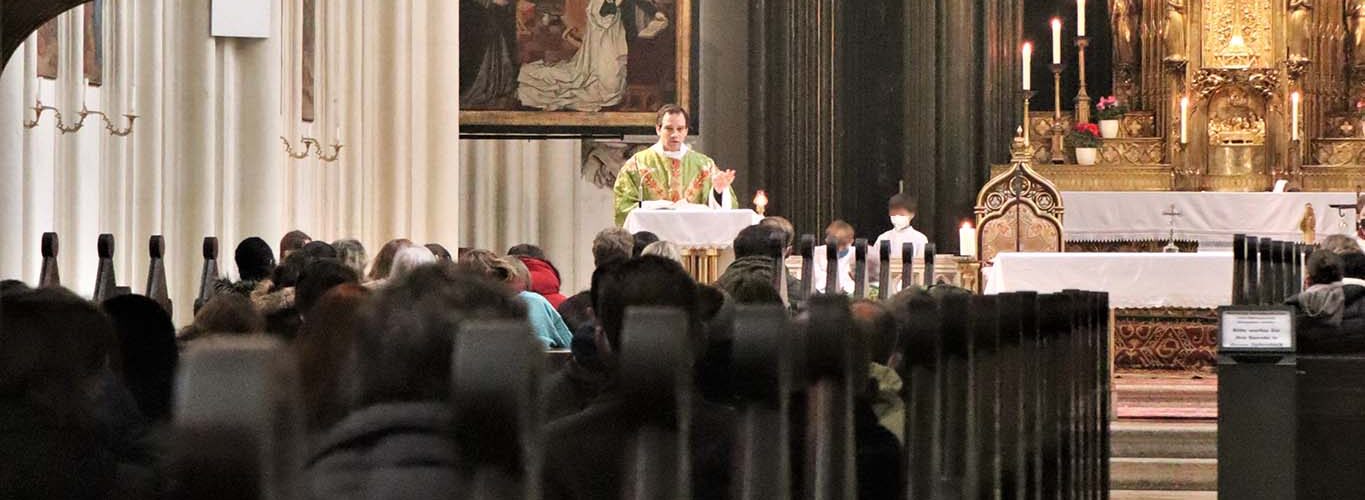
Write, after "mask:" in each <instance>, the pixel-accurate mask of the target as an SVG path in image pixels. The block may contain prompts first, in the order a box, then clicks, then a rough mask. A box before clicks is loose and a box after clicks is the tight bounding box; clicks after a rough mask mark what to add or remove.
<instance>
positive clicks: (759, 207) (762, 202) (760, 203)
mask: <svg viewBox="0 0 1365 500" xmlns="http://www.w3.org/2000/svg"><path fill="white" fill-rule="evenodd" d="M767 209H768V193H767V192H765V191H763V190H762V189H760V190H758V192H757V193H754V211H755V212H758V214H759V215H763V214H764V213H765V212H767Z"/></svg>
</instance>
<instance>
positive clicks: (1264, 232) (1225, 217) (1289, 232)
mask: <svg viewBox="0 0 1365 500" xmlns="http://www.w3.org/2000/svg"><path fill="white" fill-rule="evenodd" d="M1355 199H1356V195H1355V193H1214V192H1086V191H1065V192H1063V193H1062V202H1063V204H1065V206H1066V219H1065V220H1064V221H1063V228H1064V230H1065V234H1066V239H1067V241H1069V242H1070V241H1086V242H1113V241H1144V240H1155V241H1162V242H1164V241H1166V240H1167V239H1168V238H1169V237H1170V235H1171V231H1172V229H1173V230H1174V234H1175V239H1176V240H1186V241H1196V242H1198V244H1199V249H1201V250H1211V249H1224V250H1225V249H1228V248H1231V247H1232V236H1233V235H1234V234H1245V235H1248V236H1256V237H1261V238H1273V239H1276V240H1280V241H1300V242H1301V241H1303V237H1304V233H1303V231H1302V230H1301V229H1300V223H1301V222H1302V221H1303V219H1304V217H1305V215H1308V214H1309V212H1310V211H1311V214H1312V219H1313V220H1314V224H1313V228H1314V231H1313V232H1314V235H1315V236H1316V240H1318V241H1321V239H1322V238H1323V237H1325V236H1327V235H1329V234H1355V218H1356V213H1355V210H1354V209H1351V210H1338V209H1334V208H1331V205H1341V204H1345V205H1354V204H1355ZM1171 208H1174V209H1175V211H1176V213H1179V214H1180V215H1179V216H1176V217H1171V216H1169V215H1166V214H1167V213H1168V211H1169V210H1170V209H1171ZM1172 219H1174V221H1172Z"/></svg>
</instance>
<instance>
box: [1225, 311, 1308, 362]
mask: <svg viewBox="0 0 1365 500" xmlns="http://www.w3.org/2000/svg"><path fill="white" fill-rule="evenodd" d="M1218 344H1219V346H1220V347H1221V349H1222V350H1225V351H1291V352H1292V351H1293V350H1294V312H1293V311H1292V310H1290V309H1288V308H1279V307H1266V308H1226V309H1222V310H1220V311H1219V321H1218Z"/></svg>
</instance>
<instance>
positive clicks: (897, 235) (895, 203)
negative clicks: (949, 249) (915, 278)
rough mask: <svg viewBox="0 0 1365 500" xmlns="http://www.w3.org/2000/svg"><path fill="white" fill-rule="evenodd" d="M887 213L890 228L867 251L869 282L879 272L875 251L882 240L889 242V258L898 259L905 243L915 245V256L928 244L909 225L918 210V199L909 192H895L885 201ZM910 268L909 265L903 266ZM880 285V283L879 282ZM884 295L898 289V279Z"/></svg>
mask: <svg viewBox="0 0 1365 500" xmlns="http://www.w3.org/2000/svg"><path fill="white" fill-rule="evenodd" d="M886 211H887V215H888V216H889V217H890V218H891V230H890V231H887V232H885V233H882V235H881V236H878V237H877V242H876V243H873V244H872V247H871V248H870V249H868V253H867V276H868V280H869V282H875V281H876V280H877V279H878V277H879V276H881V274H879V273H880V272H881V256H880V254H878V253H877V252H879V250H877V249H880V248H881V245H882V242H883V241H890V242H891V258H892V259H893V260H898V259H900V258H901V246H902V245H904V244H906V243H913V244H914V245H915V258H916V259H919V258H922V257H924V247H925V246H926V245H928V244H929V237H928V236H925V235H924V233H921V232H919V231H918V230H916V229H915V228H914V227H912V226H911V225H910V221H913V220H915V213H916V212H918V211H919V201H918V200H916V199H915V197H914V196H913V195H911V194H910V193H904V192H902V193H897V194H896V195H894V196H892V197H891V199H890V200H888V201H887V202H886ZM904 268H911V266H904ZM879 285H880V284H879ZM887 286H888V287H889V289H888V292H890V293H888V294H886V295H885V296H886V297H890V296H891V294H894V293H895V292H897V291H899V290H900V279H892V280H891V283H889V284H887Z"/></svg>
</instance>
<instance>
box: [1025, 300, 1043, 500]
mask: <svg viewBox="0 0 1365 500" xmlns="http://www.w3.org/2000/svg"><path fill="white" fill-rule="evenodd" d="M1019 297H1020V299H1021V303H1020V316H1019V317H1020V321H1019V323H1020V353H1021V355H1022V365H1023V366H1022V368H1021V370H1020V373H1021V377H1020V382H1021V384H1022V388H1021V396H1022V397H1023V413H1022V414H1021V415H1020V418H1019V420H1020V423H1021V424H1022V426H1023V429H1022V431H1021V432H1022V434H1021V439H1020V440H1021V442H1022V444H1023V451H1024V464H1023V465H1024V473H1025V475H1024V483H1023V485H1024V491H1025V493H1026V494H1027V495H1029V496H1030V497H1034V496H1040V495H1041V492H1042V482H1043V471H1042V464H1043V421H1042V413H1043V412H1042V403H1043V381H1042V376H1043V370H1042V368H1043V367H1042V366H1041V363H1039V362H1038V360H1041V359H1042V358H1043V349H1042V343H1041V341H1040V339H1039V335H1038V332H1039V329H1038V299H1039V296H1038V294H1036V293H1032V292H1023V293H1020V294H1019Z"/></svg>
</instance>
